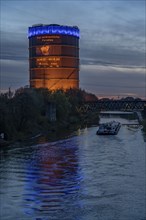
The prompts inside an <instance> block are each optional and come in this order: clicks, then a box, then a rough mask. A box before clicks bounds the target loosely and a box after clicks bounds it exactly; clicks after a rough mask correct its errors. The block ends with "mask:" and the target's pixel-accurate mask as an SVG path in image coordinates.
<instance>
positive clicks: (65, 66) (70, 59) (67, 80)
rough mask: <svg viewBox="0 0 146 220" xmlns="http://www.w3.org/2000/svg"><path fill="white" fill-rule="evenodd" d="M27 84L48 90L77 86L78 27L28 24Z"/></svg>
mask: <svg viewBox="0 0 146 220" xmlns="http://www.w3.org/2000/svg"><path fill="white" fill-rule="evenodd" d="M28 37H29V72H30V87H32V88H41V87H42V88H48V89H50V90H56V89H64V90H66V89H69V88H76V89H78V88H79V28H78V27H76V26H73V27H71V26H60V25H57V24H50V25H42V24H38V25H33V26H32V27H29V31H28Z"/></svg>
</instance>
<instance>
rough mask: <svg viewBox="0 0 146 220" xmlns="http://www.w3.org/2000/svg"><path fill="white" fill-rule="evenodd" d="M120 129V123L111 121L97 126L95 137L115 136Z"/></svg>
mask: <svg viewBox="0 0 146 220" xmlns="http://www.w3.org/2000/svg"><path fill="white" fill-rule="evenodd" d="M120 127H121V123H120V122H117V121H111V122H107V123H103V124H100V125H99V128H98V130H97V132H96V134H97V135H116V134H118V132H119V130H120Z"/></svg>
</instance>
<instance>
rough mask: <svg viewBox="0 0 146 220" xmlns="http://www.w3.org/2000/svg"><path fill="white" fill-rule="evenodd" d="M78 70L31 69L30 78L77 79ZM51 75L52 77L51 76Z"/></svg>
mask: <svg viewBox="0 0 146 220" xmlns="http://www.w3.org/2000/svg"><path fill="white" fill-rule="evenodd" d="M78 74H79V71H78V70H77V69H74V68H72V69H63V68H62V69H40V70H36V71H34V70H31V73H30V79H43V80H45V79H67V80H68V81H69V80H70V79H78V77H79V75H78ZM52 76H53V78H52Z"/></svg>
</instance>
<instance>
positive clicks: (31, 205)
mask: <svg viewBox="0 0 146 220" xmlns="http://www.w3.org/2000/svg"><path fill="white" fill-rule="evenodd" d="M68 144H73V143H70V142H68ZM68 144H67V142H66V143H65V142H64V143H63V144H60V145H58V144H57V145H52V146H51V145H48V146H46V147H42V146H41V148H38V150H37V151H36V153H35V154H32V157H33V158H30V161H28V163H27V167H26V169H27V172H26V185H25V193H24V195H23V196H24V200H25V201H27V203H26V202H24V206H25V213H26V214H30V215H32V214H35V213H37V214H39V213H40V212H41V213H43V214H46V215H47V214H48V213H49V212H52V211H59V210H63V209H64V203H65V201H69V200H72V204H73V203H74V200H75V202H76V206H77V204H78V203H77V198H78V191H79V188H80V180H81V176H80V173H79V167H78V157H77V151H78V148H77V147H76V146H73V145H72V146H68ZM26 204H27V205H26ZM67 205H68V204H66V207H67Z"/></svg>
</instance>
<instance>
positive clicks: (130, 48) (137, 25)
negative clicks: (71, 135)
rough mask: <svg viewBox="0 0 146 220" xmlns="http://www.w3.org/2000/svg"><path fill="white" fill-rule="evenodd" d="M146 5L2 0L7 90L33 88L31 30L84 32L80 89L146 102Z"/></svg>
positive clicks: (130, 0)
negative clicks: (38, 27) (64, 27)
mask: <svg viewBox="0 0 146 220" xmlns="http://www.w3.org/2000/svg"><path fill="white" fill-rule="evenodd" d="M145 6H146V2H145V0H96V1H88V0H84V1H83V0H82V1H76V0H74V1H71V0H65V1H62V0H58V1H57V0H53V1H51V0H41V1H40V0H35V1H31V0H25V1H23V0H19V1H15V0H1V31H2V32H1V85H0V86H1V91H4V90H7V89H8V87H11V89H12V90H14V89H17V88H19V87H21V86H25V85H29V66H28V38H27V32H28V27H29V26H32V25H33V24H38V23H42V24H60V25H71V26H78V27H79V29H80V34H81V36H80V87H81V88H82V89H85V90H86V91H88V92H92V93H94V94H96V95H97V96H100V97H102V96H111V97H114V96H116V97H118V96H119V97H122V96H123V97H125V96H134V97H144V98H146V89H145V87H146V73H145V65H146V63H145V57H146V56H145V49H146V48H145V43H146V36H145V33H146V30H145V20H146V8H145Z"/></svg>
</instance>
